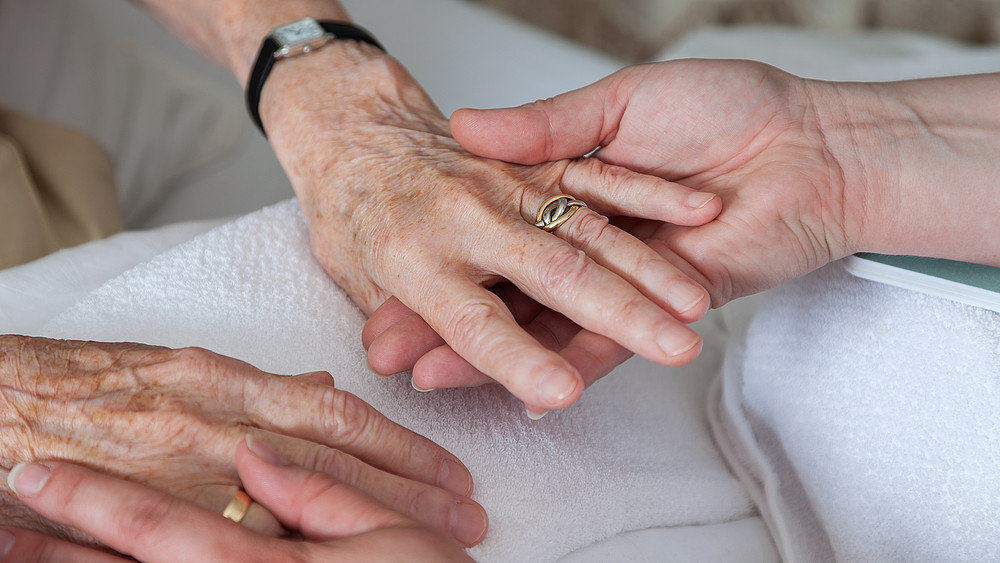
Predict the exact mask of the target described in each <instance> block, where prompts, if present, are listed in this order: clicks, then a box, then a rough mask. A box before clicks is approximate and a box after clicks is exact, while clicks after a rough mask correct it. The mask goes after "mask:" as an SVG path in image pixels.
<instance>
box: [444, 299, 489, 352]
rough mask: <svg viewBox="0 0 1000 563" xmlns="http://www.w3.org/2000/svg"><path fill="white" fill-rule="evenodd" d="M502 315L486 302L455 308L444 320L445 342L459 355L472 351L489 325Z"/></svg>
mask: <svg viewBox="0 0 1000 563" xmlns="http://www.w3.org/2000/svg"><path fill="white" fill-rule="evenodd" d="M501 315H502V313H501V312H500V309H499V307H498V306H497V305H496V304H495V303H493V302H491V301H488V300H485V299H476V300H472V301H469V302H466V303H463V304H462V305H460V306H459V307H456V308H455V309H454V310H453V312H451V313H450V314H449V315H448V316H447V318H446V320H445V331H444V332H445V334H446V335H448V336H449V337H448V338H446V340H448V341H449V343H450V344H451V345H452V347H454V348H455V350H456V351H458V352H459V353H461V352H463V351H468V350H473V349H474V348H475V345H476V343H477V342H478V341H479V339H481V338H482V337H483V336H484V335H485V334H486V332H487V331H486V329H487V328H488V327H489V325H490V324H491V323H492V322H493V321H494V320H495V319H496V318H498V317H499V316H501Z"/></svg>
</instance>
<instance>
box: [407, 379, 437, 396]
mask: <svg viewBox="0 0 1000 563" xmlns="http://www.w3.org/2000/svg"><path fill="white" fill-rule="evenodd" d="M410 386H411V387H413V388H414V389H416V390H417V391H420V392H421V393H430V392H431V391H433V389H424V388H423V387H421V386H419V385H417V382H416V380H414V379H413V378H412V377H411V378H410Z"/></svg>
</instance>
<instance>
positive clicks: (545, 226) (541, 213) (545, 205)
mask: <svg viewBox="0 0 1000 563" xmlns="http://www.w3.org/2000/svg"><path fill="white" fill-rule="evenodd" d="M580 207H587V204H586V203H583V202H582V201H580V200H578V199H574V198H573V196H571V195H566V194H559V195H555V196H552V197H550V198H549V199H547V200H545V201H544V202H542V205H541V206H540V207H539V208H538V213H535V226H536V227H538V228H539V229H542V230H543V231H545V232H547V233H551V232H552V231H554V230H556V229H558V228H559V226H560V225H562V224H563V223H565V222H566V221H569V218H570V217H572V216H573V214H574V213H576V210H577V209H579V208H580Z"/></svg>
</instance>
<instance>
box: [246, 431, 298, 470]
mask: <svg viewBox="0 0 1000 563" xmlns="http://www.w3.org/2000/svg"><path fill="white" fill-rule="evenodd" d="M246 441H247V448H249V449H250V451H251V452H253V453H254V455H256V456H257V457H259V458H260V459H262V460H264V461H265V462H267V463H270V464H271V465H277V466H279V467H280V466H283V465H288V463H289V462H288V460H287V459H285V456H283V455H281V454H280V453H278V450H276V449H274V448H273V447H271V444H268V443H267V442H265V441H264V440H261V439H260V438H257V437H255V436H251V435H249V434H247V437H246Z"/></svg>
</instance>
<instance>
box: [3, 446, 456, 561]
mask: <svg viewBox="0 0 1000 563" xmlns="http://www.w3.org/2000/svg"><path fill="white" fill-rule="evenodd" d="M236 466H237V468H238V470H239V477H240V478H241V479H242V480H243V483H244V484H245V486H246V489H247V492H248V493H249V494H250V495H251V496H252V498H253V499H254V502H255V503H260V505H261V506H263V507H266V508H267V509H268V510H269V511H270V512H271V513H273V514H274V515H275V516H276V517H277V519H278V520H279V521H280V522H281V524H282V525H283V526H285V527H286V528H288V529H289V530H293V531H295V532H297V533H298V534H300V535H301V536H302V538H303V539H301V540H287V539H277V538H273V537H269V536H267V535H263V534H260V533H257V532H254V531H252V530H249V529H247V528H245V527H243V526H240V525H239V524H236V523H234V522H231V521H229V520H226V519H224V518H223V517H222V516H220V515H219V514H217V513H213V512H211V511H209V510H206V509H204V508H202V507H199V506H197V505H195V504H192V503H189V502H187V501H183V500H181V499H178V498H177V497H174V496H171V495H168V494H165V493H163V492H161V491H157V490H155V489H152V488H150V487H146V486H143V485H139V484H137V483H132V482H129V481H125V480H121V479H115V478H114V477H109V476H107V475H104V474H102V473H98V472H95V471H92V470H89V469H85V468H83V467H80V466H77V465H73V464H69V463H65V462H47V463H44V464H41V463H32V464H21V465H19V466H18V467H17V470H16V471H14V472H12V473H11V478H10V479H9V481H10V484H11V486H12V488H14V489H15V490H16V491H17V492H18V494H19V498H20V499H21V500H22V501H23V502H24V503H25V504H26V505H27V506H29V507H31V508H32V509H33V510H35V511H37V512H38V513H39V514H40V515H42V516H45V517H46V518H48V519H50V520H52V521H54V522H59V523H61V524H64V525H67V526H72V527H73V528H74V529H77V530H80V531H81V532H83V533H86V534H87V535H90V536H93V537H95V538H97V539H98V540H100V541H101V542H102V543H103V544H104V545H107V546H109V547H110V548H112V549H114V550H115V551H117V552H118V553H120V554H123V555H126V556H132V557H133V558H134V559H128V560H129V561H131V560H138V561H143V562H146V563H157V562H161V561H162V562H173V561H293V560H294V561H317V562H319V561H361V560H364V561H376V560H377V561H387V560H393V561H397V560H406V561H428V562H431V561H433V562H438V561H442V562H445V561H471V559H469V557H468V556H467V555H465V553H464V552H463V551H462V550H461V549H460V548H459V546H458V545H456V544H455V543H453V542H451V541H449V540H447V539H445V538H444V537H443V536H441V535H439V534H437V533H435V532H433V531H431V529H430V528H428V527H426V526H424V525H422V524H419V523H418V522H416V521H414V520H413V519H411V518H408V517H406V516H404V515H403V514H400V513H398V512H394V511H393V510H391V509H390V508H388V507H386V506H385V505H383V504H380V503H379V502H377V501H376V500H374V499H373V498H371V497H369V496H367V495H365V494H364V493H362V492H361V491H358V490H357V489H354V488H353V487H350V486H349V485H347V484H345V483H343V482H341V481H338V480H336V479H333V478H331V477H329V476H328V475H325V474H322V473H314V472H311V471H308V470H306V469H303V468H301V467H298V466H296V465H292V464H290V463H289V462H288V461H287V460H286V459H284V458H283V456H282V455H281V454H280V453H278V452H277V451H276V450H275V449H274V448H272V447H271V446H270V445H269V444H267V443H265V442H264V441H263V440H260V439H258V438H251V437H248V438H247V440H246V442H245V443H241V444H240V445H239V449H238V450H237V452H236ZM0 561H34V562H37V563H55V562H57V561H75V562H79V563H112V562H121V561H126V559H123V558H122V557H119V556H118V555H115V554H111V553H107V552H103V551H96V550H93V549H90V548H87V547H83V546H80V545H77V544H73V543H69V542H65V541H62V540H59V539H57V538H54V537H51V536H46V535H43V534H40V533H38V532H35V531H32V530H26V529H23V528H13V527H8V528H7V529H6V530H0Z"/></svg>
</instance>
